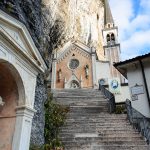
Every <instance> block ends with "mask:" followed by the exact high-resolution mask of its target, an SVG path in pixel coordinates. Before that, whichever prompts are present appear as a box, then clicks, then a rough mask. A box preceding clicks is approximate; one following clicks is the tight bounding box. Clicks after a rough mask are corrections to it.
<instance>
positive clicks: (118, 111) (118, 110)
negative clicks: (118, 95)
mask: <svg viewBox="0 0 150 150" xmlns="http://www.w3.org/2000/svg"><path fill="white" fill-rule="evenodd" d="M125 112H126V109H125V106H124V105H118V106H116V110H115V113H116V114H123V113H125Z"/></svg>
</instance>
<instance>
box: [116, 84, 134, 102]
mask: <svg viewBox="0 0 150 150" xmlns="http://www.w3.org/2000/svg"><path fill="white" fill-rule="evenodd" d="M126 99H131V96H130V91H129V86H121V92H120V94H115V101H116V103H120V102H125V101H126Z"/></svg>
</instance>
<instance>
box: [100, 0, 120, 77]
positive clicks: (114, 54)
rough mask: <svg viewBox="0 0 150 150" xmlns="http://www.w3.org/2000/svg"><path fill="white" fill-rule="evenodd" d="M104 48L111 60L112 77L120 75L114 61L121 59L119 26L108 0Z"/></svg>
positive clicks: (105, 2)
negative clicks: (116, 24) (116, 23)
mask: <svg viewBox="0 0 150 150" xmlns="http://www.w3.org/2000/svg"><path fill="white" fill-rule="evenodd" d="M102 35H103V43H104V44H103V48H104V55H105V58H106V59H107V60H108V61H109V62H110V74H111V77H112V78H114V77H119V78H120V73H119V72H118V71H117V70H116V69H115V68H114V66H113V63H116V62H119V61H120V44H119V43H118V27H117V26H115V23H114V20H113V16H112V13H111V10H110V6H109V3H108V0H105V1H104V29H103V30H102Z"/></svg>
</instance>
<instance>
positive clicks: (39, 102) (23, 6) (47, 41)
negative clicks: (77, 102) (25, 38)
mask: <svg viewBox="0 0 150 150" xmlns="http://www.w3.org/2000/svg"><path fill="white" fill-rule="evenodd" d="M103 3H104V2H103V0H21V1H20V0H0V9H2V10H4V11H5V12H7V13H8V14H10V15H12V16H13V17H15V18H17V19H18V20H20V21H21V22H23V23H24V24H25V25H26V27H27V29H28V30H29V32H30V34H31V36H32V38H33V40H34V42H35V44H36V46H37V48H38V49H39V51H40V52H41V54H42V56H43V57H44V58H45V60H46V62H47V64H48V65H49V71H48V72H50V70H51V53H52V50H53V49H59V47H61V46H62V45H63V44H64V43H65V42H67V41H69V40H71V39H73V40H80V41H81V42H83V43H85V44H87V45H89V46H94V47H96V49H97V54H98V57H99V59H101V58H102V57H103V48H102V32H101V30H102V29H103V24H104V6H103V5H104V4H103ZM45 100H46V85H45V84H44V78H43V76H42V75H39V76H38V79H37V87H36V96H35V104H34V107H35V109H36V110H37V113H36V114H35V116H34V119H33V127H32V136H31V143H34V144H38V145H42V144H43V143H44V102H45Z"/></svg>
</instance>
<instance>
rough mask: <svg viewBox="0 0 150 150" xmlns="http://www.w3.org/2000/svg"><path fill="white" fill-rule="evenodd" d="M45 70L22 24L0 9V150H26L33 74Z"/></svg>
mask: <svg viewBox="0 0 150 150" xmlns="http://www.w3.org/2000/svg"><path fill="white" fill-rule="evenodd" d="M46 69H47V66H46V64H45V63H44V60H43V59H42V57H41V54H40V53H39V51H38V50H37V48H36V46H35V45H34V42H33V40H32V38H31V36H30V34H29V32H28V31H27V29H26V27H25V26H24V25H23V24H22V23H20V22H19V21H18V20H16V19H14V18H12V17H11V16H9V15H7V14H6V13H4V12H3V11H0V96H1V97H2V99H3V101H4V103H5V104H4V105H3V106H1V107H0V121H1V122H3V123H1V124H0V127H1V128H0V131H1V129H2V130H3V131H2V132H4V133H3V134H0V141H4V142H0V149H1V150H28V149H29V144H30V134H31V127H32V118H33V115H34V113H35V112H36V110H34V99H35V86H36V77H37V75H38V73H44V72H45V70H46ZM2 120H3V121H2ZM6 126H7V127H8V128H7V129H6ZM2 138H3V139H2ZM5 139H8V140H5ZM2 147H4V148H3V149H2ZM6 147H7V148H6Z"/></svg>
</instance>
